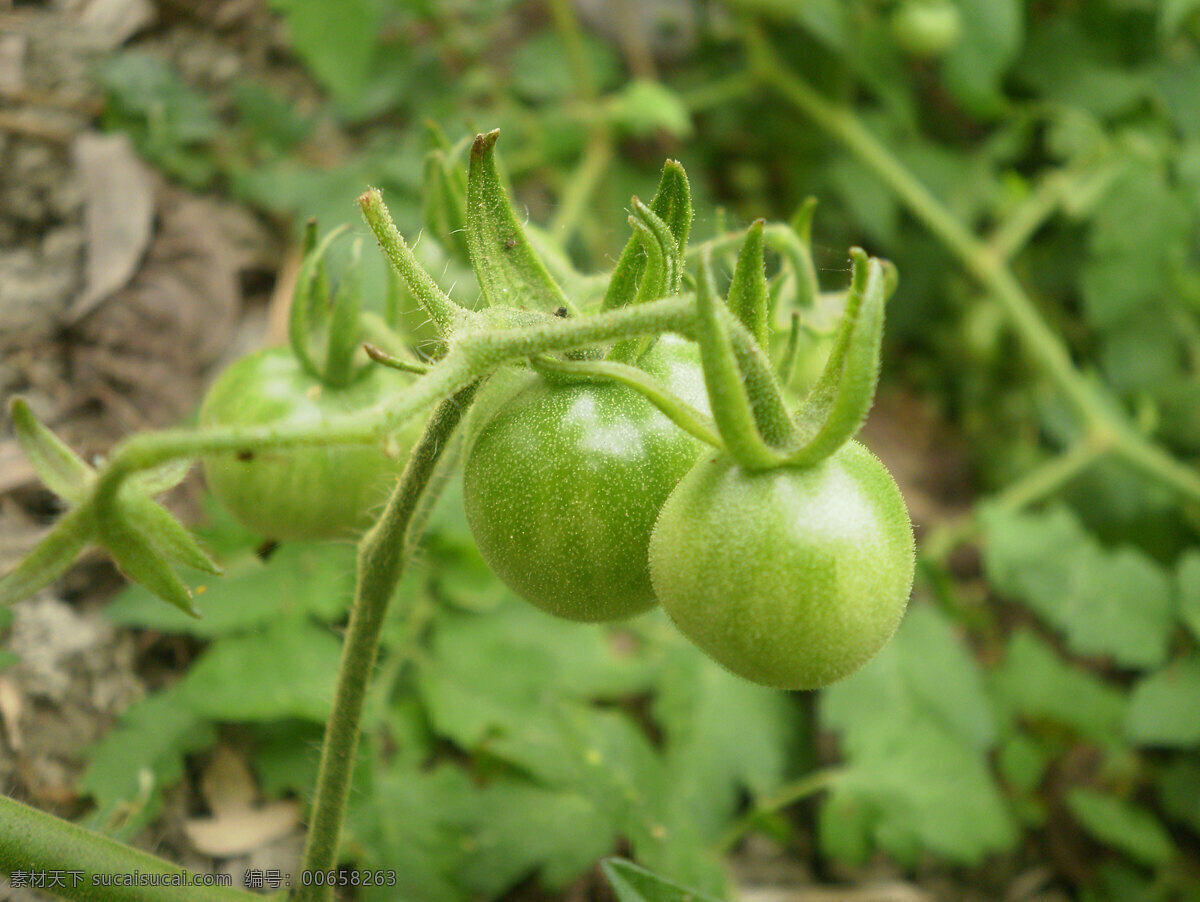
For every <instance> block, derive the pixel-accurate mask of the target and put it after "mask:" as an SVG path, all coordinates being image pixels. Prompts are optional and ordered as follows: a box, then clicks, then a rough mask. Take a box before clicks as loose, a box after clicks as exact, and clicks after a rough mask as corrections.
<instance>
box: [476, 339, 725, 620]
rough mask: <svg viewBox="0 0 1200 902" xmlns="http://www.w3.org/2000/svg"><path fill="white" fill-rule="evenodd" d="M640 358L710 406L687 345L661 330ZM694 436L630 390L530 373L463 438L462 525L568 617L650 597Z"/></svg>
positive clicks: (695, 446) (628, 612)
mask: <svg viewBox="0 0 1200 902" xmlns="http://www.w3.org/2000/svg"><path fill="white" fill-rule="evenodd" d="M639 365H640V366H642V367H643V368H644V369H646V370H647V371H648V372H650V373H651V374H652V375H654V376H656V377H657V378H659V379H660V380H661V381H662V382H663V383H664V384H665V385H667V387H668V388H670V389H671V391H673V392H674V393H675V394H676V395H678V396H679V397H681V398H683V399H684V400H685V401H687V402H688V403H690V404H693V405H695V406H697V407H700V408H702V409H704V410H707V405H708V402H707V395H706V394H705V389H704V375H703V372H702V371H701V369H700V363H699V357H698V354H697V352H696V350H695V348H694V346H692V345H689V344H688V343H686V342H684V341H682V340H680V339H675V338H671V337H667V336H664V337H663V338H661V339H660V340H659V341H658V342H657V344H656V345H655V347H654V348H653V349H652V350H651V351H650V352H649V353H648V354H646V355H644V356H643V358H642V360H641V361H640V362H639ZM700 451H701V448H700V443H699V442H698V441H697V440H696V439H694V438H692V437H691V436H689V435H688V434H687V433H685V432H683V431H682V430H681V429H679V428H678V427H677V426H675V425H674V424H673V423H671V421H670V420H668V419H667V418H666V417H665V416H663V415H662V414H661V413H659V411H658V410H656V409H655V408H654V407H653V406H652V405H651V404H650V402H648V401H647V400H645V398H643V397H642V396H641V395H639V394H637V393H636V392H635V391H633V390H632V389H629V388H626V387H625V386H622V385H616V384H613V383H605V384H594V383H587V384H580V383H570V384H563V383H554V382H551V381H548V380H546V379H543V378H542V377H540V376H537V375H535V374H532V373H529V374H526V375H525V376H524V385H523V387H522V388H520V390H519V391H516V392H515V393H512V394H510V395H509V396H508V398H507V400H506V401H505V403H504V404H503V405H501V406H500V407H499V409H498V411H497V413H496V414H495V416H494V417H493V418H492V419H491V420H489V421H488V422H487V423H486V425H483V426H482V427H481V428H480V429H479V431H478V433H477V434H476V435H475V436H474V437H473V438H472V439H471V446H470V451H469V453H468V456H467V462H466V467H465V470H464V483H463V490H464V498H465V501H466V513H467V523H468V524H469V525H470V527H471V534H472V535H473V536H474V538H475V543H476V545H477V546H478V547H479V551H480V553H481V554H482V555H483V557H484V559H485V560H486V561H487V562H488V565H489V566H490V567H491V568H492V569H493V570H494V571H495V573H496V574H497V575H498V576H499V577H500V579H501V580H503V581H504V583H505V584H506V585H508V587H509V588H511V589H512V590H513V591H514V592H516V593H517V594H518V595H520V596H521V597H523V598H525V599H526V600H527V601H529V602H531V603H533V604H534V605H536V606H537V607H539V608H542V609H543V610H545V611H548V612H549V613H551V614H556V615H558V616H560V617H565V618H567V619H569V620H580V621H600V620H618V619H622V618H625V617H630V616H632V615H634V614H638V613H640V612H642V611H645V610H647V609H648V608H650V607H652V606H653V605H654V603H655V597H654V590H653V588H652V587H651V585H650V573H649V567H648V563H647V548H648V545H649V541H650V530H651V529H652V528H653V526H654V521H655V518H656V517H657V516H658V511H659V508H660V507H662V504H663V501H665V500H666V498H667V495H669V494H670V492H671V490H672V489H674V488H675V485H676V483H678V481H679V480H680V479H681V478H682V477H683V476H684V474H685V473H687V472H688V470H689V469H690V468H691V466H692V464H693V463H695V461H696V459H697V458H698V457H699V454H700Z"/></svg>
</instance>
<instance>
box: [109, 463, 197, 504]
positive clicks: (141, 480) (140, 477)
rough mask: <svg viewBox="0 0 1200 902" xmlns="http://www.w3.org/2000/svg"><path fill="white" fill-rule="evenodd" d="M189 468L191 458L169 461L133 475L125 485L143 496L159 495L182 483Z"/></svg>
mask: <svg viewBox="0 0 1200 902" xmlns="http://www.w3.org/2000/svg"><path fill="white" fill-rule="evenodd" d="M191 468H192V461H191V458H187V457H185V458H181V459H179V460H169V461H167V462H166V463H165V464H159V465H158V466H157V467H151V468H150V469H149V470H142V471H140V472H138V473H134V474H133V475H132V476H130V477H129V479H128V480H127V481H126V483H125V484H126V485H128V486H130V487H131V488H133V489H135V490H136V491H138V492H140V493H141V494H143V495H150V496H153V495H161V494H162V493H163V492H169V491H170V490H171V489H173V488H175V486H177V485H179V483H181V482H183V480H184V478H185V477H186V476H187V474H188V471H189V470H191Z"/></svg>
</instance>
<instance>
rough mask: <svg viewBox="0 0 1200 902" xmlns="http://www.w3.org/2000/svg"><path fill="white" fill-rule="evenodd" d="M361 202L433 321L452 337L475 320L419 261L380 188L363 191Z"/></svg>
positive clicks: (382, 243)
mask: <svg viewBox="0 0 1200 902" xmlns="http://www.w3.org/2000/svg"><path fill="white" fill-rule="evenodd" d="M358 206H359V209H361V210H362V212H363V218H365V219H366V221H367V225H369V226H370V227H371V231H372V232H374V233H375V238H376V239H377V240H378V241H379V246H380V247H381V248H382V249H383V254H384V256H385V257H387V259H388V263H390V264H391V265H392V269H394V270H395V271H396V273H397V274H398V275H399V276H400V278H401V279H403V280H404V284H405V285H407V286H408V291H409V293H410V294H411V295H412V296H413V299H414V300H415V301H416V302H417V303H418V304H420V305H421V309H422V310H424V311H425V313H426V315H427V316H428V317H429V318H430V319H431V320H432V321H433V324H434V326H435V327H436V328H437V330H438V333H439V334H440V335H442V336H443V337H448V336H450V335H453V334H454V333H455V332H456V331H458V330H459V329H461V328H463V327H464V326H467V325H470V324H471V323H473V322H474V321H475V316H474V314H473V313H472V311H470V310H467V309H466V308H465V307H461V306H459V305H458V304H456V303H454V301H452V300H450V298H449V296H448V295H447V294H446V293H445V292H444V291H442V289H441V288H440V287H438V283H437V282H435V281H434V280H433V277H432V276H431V275H429V273H427V272H426V271H425V269H424V268H423V267H422V266H421V264H420V263H418V262H417V258H416V257H415V256H413V252H412V249H411V248H410V247H409V246H408V244H407V243H406V242H405V240H404V238H403V236H401V234H400V230H399V229H397V228H396V223H395V222H393V221H392V214H391V213H389V212H388V208H387V205H385V204H384V202H383V195H382V194H380V193H379V189H377V188H371V189H369V190H368V191H365V192H363V194H362V195H360V196H359V198H358Z"/></svg>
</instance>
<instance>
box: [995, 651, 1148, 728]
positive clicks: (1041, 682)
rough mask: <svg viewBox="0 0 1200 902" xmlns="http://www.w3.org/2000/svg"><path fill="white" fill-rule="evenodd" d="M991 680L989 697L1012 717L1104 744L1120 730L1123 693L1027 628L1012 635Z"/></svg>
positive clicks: (1124, 709) (1124, 708) (1124, 703)
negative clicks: (1070, 661) (1066, 658)
mask: <svg viewBox="0 0 1200 902" xmlns="http://www.w3.org/2000/svg"><path fill="white" fill-rule="evenodd" d="M990 676H991V683H992V697H993V698H995V699H996V702H997V705H998V707H1000V708H1001V709H1003V710H1004V711H1005V713H1006V714H1008V715H1009V716H1011V717H1020V718H1023V719H1024V720H1025V721H1027V722H1033V723H1038V722H1042V721H1049V722H1051V723H1054V724H1061V725H1063V726H1067V727H1070V728H1071V729H1073V730H1075V731H1076V732H1078V733H1079V734H1080V735H1081V736H1086V737H1088V738H1090V739H1093V740H1095V741H1097V742H1102V743H1110V742H1113V741H1114V740H1117V739H1119V738H1120V736H1121V734H1122V732H1123V730H1124V725H1125V719H1126V716H1127V711H1128V703H1127V700H1126V698H1125V696H1124V694H1123V693H1122V692H1121V691H1120V690H1119V689H1117V688H1115V687H1113V686H1110V685H1108V684H1107V683H1105V682H1104V681H1102V680H1100V679H1098V678H1097V677H1095V676H1093V675H1092V674H1090V673H1088V672H1087V671H1086V670H1084V669H1082V668H1079V667H1074V666H1072V665H1070V664H1068V663H1067V662H1065V661H1063V660H1062V659H1061V658H1059V656H1058V654H1057V653H1056V652H1055V651H1054V649H1052V648H1051V647H1050V646H1049V645H1047V644H1046V642H1045V641H1043V640H1042V639H1040V638H1038V636H1037V635H1035V634H1034V633H1033V632H1031V631H1030V630H1028V629H1018V630H1017V631H1016V632H1015V633H1014V634H1013V635H1012V637H1011V638H1010V639H1009V641H1008V648H1007V650H1006V651H1005V655H1004V661H1003V662H1002V663H1001V665H1000V666H999V667H997V668H996V669H995V670H994V671H992V673H991V675H990Z"/></svg>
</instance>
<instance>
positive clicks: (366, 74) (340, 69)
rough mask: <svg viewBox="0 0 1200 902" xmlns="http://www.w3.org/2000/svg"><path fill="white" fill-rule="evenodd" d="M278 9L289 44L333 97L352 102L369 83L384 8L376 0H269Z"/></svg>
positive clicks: (352, 103)
mask: <svg viewBox="0 0 1200 902" xmlns="http://www.w3.org/2000/svg"><path fill="white" fill-rule="evenodd" d="M271 6H272V7H274V8H275V9H277V10H279V11H280V12H281V13H283V17H284V19H285V21H286V22H287V28H288V35H289V36H290V37H291V41H292V47H293V48H294V49H295V51H296V53H297V55H298V56H300V57H301V59H303V60H304V62H305V63H306V64H307V65H308V67H309V69H311V70H312V73H313V75H315V76H316V78H317V80H318V81H320V82H321V83H322V84H323V85H324V86H325V87H326V88H328V89H329V92H330V93H331V94H332V95H333V97H334V99H335V100H337V101H338V102H339V103H343V104H345V105H347V106H349V107H351V108H354V106H355V105H356V103H357V102H358V98H359V95H360V94H362V93H363V91H364V90H365V89H366V87H367V85H368V81H369V78H370V75H371V70H372V67H373V64H374V62H375V57H376V53H377V50H378V42H379V28H380V25H381V24H382V20H383V19H382V14H383V9H382V7H381V5H380V4H379V3H377V2H375V0H343V2H339V3H313V2H311V0H271Z"/></svg>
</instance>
